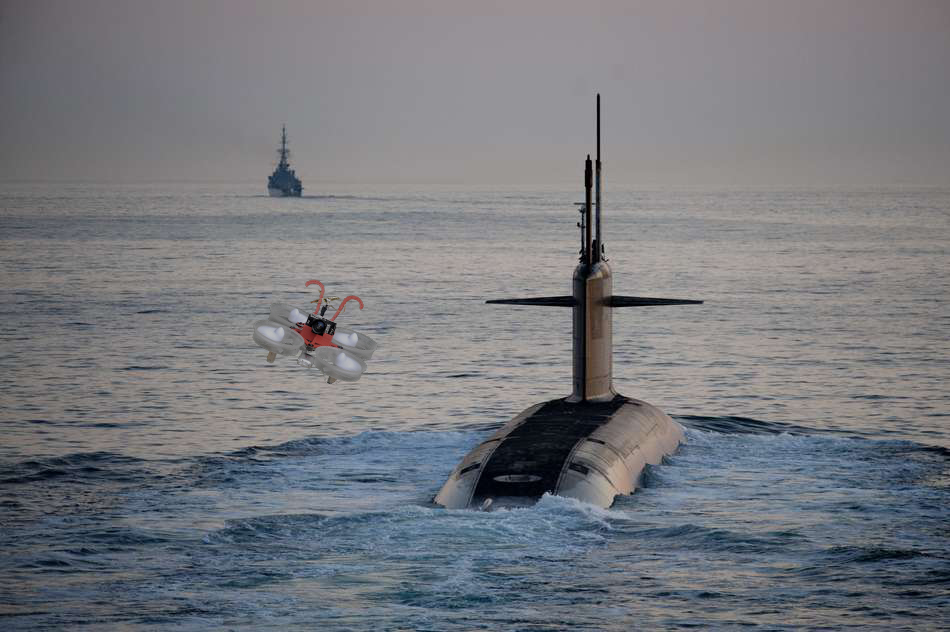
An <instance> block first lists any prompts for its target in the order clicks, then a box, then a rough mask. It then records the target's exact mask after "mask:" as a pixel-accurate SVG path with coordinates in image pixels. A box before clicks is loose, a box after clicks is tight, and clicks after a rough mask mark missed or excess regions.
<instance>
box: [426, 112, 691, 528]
mask: <svg viewBox="0 0 950 632" xmlns="http://www.w3.org/2000/svg"><path fill="white" fill-rule="evenodd" d="M595 164H596V178H595V176H594V169H593V168H592V165H591V159H590V155H588V156H587V160H586V161H585V163H584V189H585V201H584V203H583V204H582V205H581V208H580V211H581V221H580V222H578V224H577V225H578V227H579V228H580V229H581V249H580V262H579V263H578V265H577V267H576V268H575V270H574V278H573V283H572V285H573V293H572V294H571V295H569V296H546V297H538V298H510V299H497V300H491V301H487V302H488V303H496V304H497V303H502V304H508V305H532V306H536V307H569V308H571V310H572V312H573V321H574V323H573V324H574V326H573V355H574V380H573V392H572V393H571V394H570V395H569V396H567V397H563V398H559V399H554V400H551V401H548V402H542V403H540V404H535V405H534V406H531V407H530V408H528V409H527V410H525V411H523V412H522V413H521V414H520V415H518V416H516V417H515V418H514V419H512V420H511V421H509V422H508V423H507V424H505V425H504V427H502V428H501V429H500V430H498V431H497V432H496V433H495V434H493V435H492V436H491V437H489V438H488V439H486V440H484V441H482V442H481V443H480V444H478V445H477V446H475V447H474V448H473V449H472V450H471V451H470V452H469V453H468V455H467V456H465V457H464V458H463V459H462V461H461V462H460V463H459V464H458V466H456V468H455V469H454V470H453V471H452V473H451V474H450V475H449V478H448V480H447V481H446V482H445V484H444V485H443V486H442V489H441V490H440V491H439V493H438V494H437V495H436V497H435V498H434V501H435V503H436V504H438V505H441V506H443V507H446V508H448V509H464V508H474V509H482V510H490V509H493V508H497V507H512V506H514V507H518V506H525V505H530V504H533V503H534V502H536V501H537V500H538V499H539V498H540V497H541V496H543V495H544V494H546V493H547V494H555V495H558V496H566V497H568V498H574V499H577V500H580V501H582V502H585V503H589V504H592V505H597V506H599V507H610V506H611V505H612V504H613V502H614V499H615V498H616V497H617V496H618V495H621V494H631V493H633V492H634V490H636V488H637V487H638V486H639V485H640V483H641V477H642V475H643V471H644V469H645V468H646V466H647V465H648V464H649V465H656V464H658V463H660V462H661V461H662V460H663V458H664V457H665V456H667V455H669V454H672V453H673V452H674V451H675V450H676V448H677V446H678V445H679V443H680V441H682V440H683V429H682V428H681V427H680V425H679V424H678V423H676V422H675V421H674V420H673V419H672V418H670V416H669V415H667V414H666V413H664V412H663V411H662V410H660V409H659V408H657V407H655V406H653V405H651V404H648V403H647V402H644V401H641V400H639V399H634V398H632V397H625V396H623V395H621V394H620V393H618V392H617V391H616V390H615V389H614V386H613V379H612V378H613V376H612V372H613V353H612V351H613V349H612V347H613V344H612V336H613V325H612V323H611V311H612V310H613V309H615V308H619V307H642V306H647V305H690V304H693V305H695V304H698V303H701V302H702V301H695V300H683V299H669V298H648V297H641V296H618V295H616V294H614V293H613V291H612V279H611V277H612V275H611V271H610V266H609V265H608V264H607V257H606V256H605V255H604V242H603V235H602V232H601V215H602V212H601V199H600V198H601V186H600V180H601V161H600V95H599V94H598V95H597V161H596V163H595ZM594 187H596V189H595V192H594V196H593V197H594V200H593V201H592V199H591V198H592V192H591V189H592V188H594Z"/></svg>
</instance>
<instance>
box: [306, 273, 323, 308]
mask: <svg viewBox="0 0 950 632" xmlns="http://www.w3.org/2000/svg"><path fill="white" fill-rule="evenodd" d="M315 283H316V284H317V285H319V286H320V299H319V300H317V301H316V303H317V308H316V309H315V310H313V313H314V314H316V315H317V316H319V315H320V306H321V305H322V304H323V295H324V294H326V293H327V288H325V287H323V283H320V282H319V281H317V280H316V279H312V280H310V281H307V283H306V284H305V287H310V286H311V285H313V284H315Z"/></svg>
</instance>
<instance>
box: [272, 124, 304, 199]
mask: <svg viewBox="0 0 950 632" xmlns="http://www.w3.org/2000/svg"><path fill="white" fill-rule="evenodd" d="M277 156H278V161H277V168H276V169H274V173H272V174H271V175H270V177H269V178H267V192H268V193H269V194H270V195H271V197H300V194H301V193H303V182H301V181H300V178H298V177H297V174H296V173H294V170H293V169H291V168H290V150H289V149H287V126H286V125H285V126H283V127H281V129H280V149H278V150H277Z"/></svg>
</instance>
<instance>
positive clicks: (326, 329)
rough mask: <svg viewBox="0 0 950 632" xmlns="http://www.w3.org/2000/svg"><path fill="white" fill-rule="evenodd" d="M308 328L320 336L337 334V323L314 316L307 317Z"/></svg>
mask: <svg viewBox="0 0 950 632" xmlns="http://www.w3.org/2000/svg"><path fill="white" fill-rule="evenodd" d="M307 326H308V327H310V329H311V330H313V333H315V334H317V335H318V336H324V335H326V336H332V335H333V334H334V333H335V332H336V323H335V322H333V321H332V320H327V319H325V318H320V317H319V316H315V315H314V314H310V316H308V317H307Z"/></svg>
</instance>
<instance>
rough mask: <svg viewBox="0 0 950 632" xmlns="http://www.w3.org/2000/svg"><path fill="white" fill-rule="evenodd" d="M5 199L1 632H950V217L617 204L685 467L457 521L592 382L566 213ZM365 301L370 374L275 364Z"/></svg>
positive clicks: (656, 195)
mask: <svg viewBox="0 0 950 632" xmlns="http://www.w3.org/2000/svg"><path fill="white" fill-rule="evenodd" d="M317 189H318V187H316V186H315V185H314V186H312V187H309V188H308V190H307V193H308V194H309V195H307V196H305V197H303V198H300V199H271V198H268V197H265V196H263V195H261V194H260V191H259V187H257V186H249V185H234V186H227V185H194V184H189V185H182V184H152V185H124V186H104V185H73V184H56V185H51V184H42V185H41V184H4V185H2V186H0V262H2V266H0V296H2V303H0V310H2V313H0V341H2V346H0V433H2V434H0V437H2V438H0V628H2V629H4V630H8V629H9V630H21V629H22V630H43V629H96V630H100V629H102V630H119V629H121V630H168V629H175V630H221V629H233V630H259V629H269V628H278V627H283V628H290V629H319V630H336V629H341V630H402V629H415V630H473V629H486V630H499V629H504V630H556V629H584V630H629V629H674V628H687V627H688V628H700V629H708V628H726V629H729V628H739V627H742V628H746V627H752V628H755V627H758V628H761V629H831V630H837V629H880V630H894V629H914V630H926V629H946V625H947V621H950V417H948V415H950V389H948V378H950V359H948V358H950V353H948V352H950V342H948V341H950V311H948V298H950V278H948V274H947V271H948V270H950V190H943V189H873V190H872V189H861V190H857V189H823V190H809V189H767V188H761V189H726V188H719V189H698V188H697V189H646V188H630V189H620V188H617V189H613V188H611V189H610V190H608V191H607V192H606V195H605V210H606V218H605V242H606V246H607V254H608V256H609V257H610V262H611V265H612V267H613V270H614V274H615V277H614V291H615V292H616V293H618V294H633V295H645V296H663V297H674V298H698V299H703V300H705V301H706V303H705V304H704V305H701V306H684V307H650V308H640V309H620V310H615V313H614V344H615V351H614V376H615V386H616V388H617V389H618V390H619V391H620V392H622V393H624V394H626V395H629V396H633V397H638V398H642V399H645V400H647V401H649V402H651V403H653V404H655V405H657V406H659V407H661V408H663V409H664V410H666V411H667V412H668V413H670V414H671V415H673V416H674V417H675V418H676V419H678V420H679V421H680V423H682V424H683V425H684V427H685V428H686V442H685V443H684V445H683V446H682V447H681V448H680V450H679V451H678V452H677V453H676V454H675V455H673V456H671V457H670V458H669V459H667V460H666V461H665V462H664V463H663V464H661V465H659V466H655V467H650V468H649V470H648V472H647V474H646V476H645V480H644V487H643V488H642V489H640V490H638V491H637V492H636V493H635V494H633V495H632V496H628V497H623V498H619V499H618V501H617V502H616V504H615V505H614V506H613V507H612V508H610V509H608V510H602V509H597V508H593V507H590V506H586V505H583V504H580V503H577V502H573V501H569V500H566V499H561V498H556V497H545V498H543V499H542V500H541V502H539V503H538V504H537V505H536V506H534V507H531V508H528V509H518V510H500V511H495V512H489V513H478V512H473V511H448V510H444V509H441V508H437V507H435V506H434V505H432V503H431V499H432V497H433V495H434V494H435V492H436V491H437V490H438V488H439V487H440V486H441V484H442V483H443V482H444V480H445V478H446V477H447V475H448V474H449V472H450V471H451V469H452V467H453V466H454V465H455V463H456V462H457V461H458V460H459V459H460V458H461V457H462V456H463V455H464V454H465V453H466V452H467V451H468V450H469V449H470V448H471V447H472V446H474V445H475V444H476V443H478V442H479V441H480V440H481V439H482V438H484V437H485V436H487V435H488V434H490V433H491V432H492V431H493V429H495V428H497V427H498V426H500V425H501V424H503V423H504V422H505V421H507V420H508V419H509V418H511V417H512V416H513V415H514V414H516V413H517V412H519V411H520V410H522V409H524V408H526V407H528V406H530V405H532V404H534V403H536V402H539V401H542V400H546V399H551V398H553V397H558V396H563V395H564V394H566V393H567V392H569V390H570V331H571V321H570V313H569V310H564V309H554V308H532V307H512V306H500V305H499V306H491V305H485V304H484V301H485V300H486V299H488V298H504V297H514V296H544V295H556V294H566V293H569V290H570V278H571V273H572V270H573V267H574V265H575V261H576V253H577V249H578V247H579V232H578V230H577V228H576V227H575V225H574V224H575V222H576V221H577V214H576V212H575V211H574V210H573V203H574V202H576V201H578V200H579V199H580V195H579V191H578V190H576V189H568V188H554V187H548V188H543V187H534V188H529V187H525V188H507V189H502V190H498V189H494V188H488V187H484V188H467V189H461V188H452V187H396V186H391V187H379V186H377V187H358V186H342V185H340V186H333V187H327V188H325V189H323V190H320V191H319V194H317ZM308 279H319V280H321V281H322V282H324V283H325V285H326V287H327V290H328V293H329V294H331V295H337V296H340V297H343V296H346V295H349V294H355V295H358V296H360V298H361V299H362V300H363V302H364V304H365V309H363V310H362V311H360V310H358V309H357V308H356V306H355V305H354V304H353V303H351V304H350V305H349V306H348V308H347V311H346V312H345V313H344V314H343V315H342V316H341V317H340V318H339V322H340V323H341V324H345V325H348V326H353V327H355V328H356V329H358V330H359V331H362V332H364V333H367V334H369V335H370V336H372V337H373V338H374V339H375V340H376V341H377V342H378V343H379V349H378V350H377V352H376V354H375V355H374V357H373V359H372V360H371V361H370V363H369V370H368V371H367V373H366V374H365V375H364V376H363V378H362V379H361V380H360V381H359V382H356V383H354V384H345V383H336V384H333V385H328V384H326V382H325V381H322V380H321V379H319V377H318V375H319V374H316V373H312V372H311V373H308V372H307V371H305V370H303V369H300V368H298V367H297V366H296V365H295V364H294V363H293V362H291V361H289V360H278V362H277V363H276V364H273V365H270V364H267V363H266V362H265V360H264V356H265V352H264V351H263V350H262V349H259V348H258V347H256V346H255V345H254V344H253V342H252V341H251V335H250V333H251V328H250V323H251V322H252V321H253V320H255V319H257V318H263V317H264V316H266V314H267V312H268V308H269V305H270V303H271V302H272V301H286V302H291V303H294V304H298V305H301V306H304V305H305V304H307V303H308V302H309V301H310V300H313V299H315V298H317V292H315V291H314V290H312V289H306V288H305V287H304V283H305V282H306V281H307V280H308Z"/></svg>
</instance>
